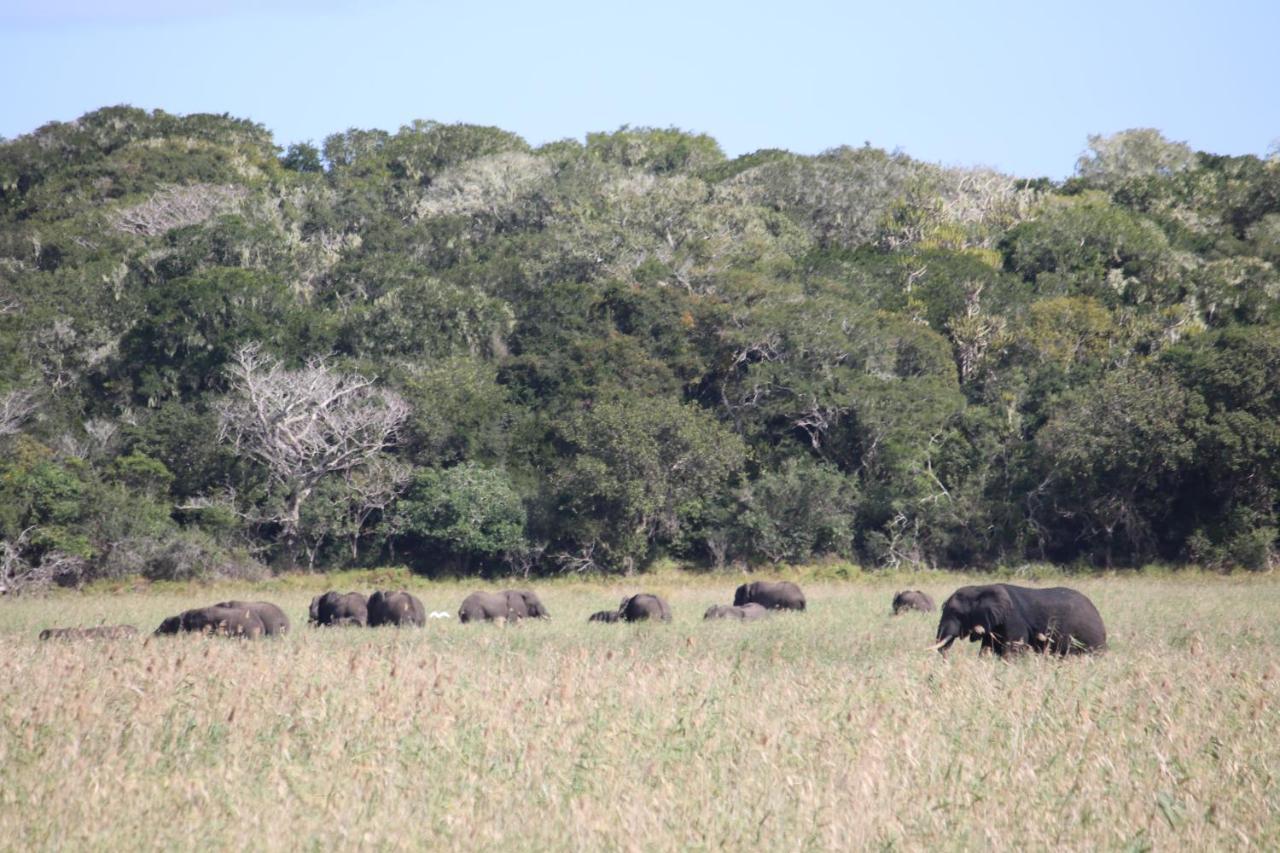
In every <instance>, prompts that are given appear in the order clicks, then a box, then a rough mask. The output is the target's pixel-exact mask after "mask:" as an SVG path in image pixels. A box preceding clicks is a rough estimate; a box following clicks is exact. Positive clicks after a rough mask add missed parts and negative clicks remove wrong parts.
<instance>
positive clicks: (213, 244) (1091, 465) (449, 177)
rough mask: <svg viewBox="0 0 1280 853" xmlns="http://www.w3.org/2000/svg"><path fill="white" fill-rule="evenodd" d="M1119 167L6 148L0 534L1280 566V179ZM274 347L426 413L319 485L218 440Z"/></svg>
mask: <svg viewBox="0 0 1280 853" xmlns="http://www.w3.org/2000/svg"><path fill="white" fill-rule="evenodd" d="M1088 144H1089V152H1088V153H1087V154H1086V155H1085V156H1084V157H1083V158H1082V159H1081V161H1080V163H1079V164H1078V174H1077V176H1076V177H1074V178H1072V179H1071V180H1068V181H1066V182H1064V183H1062V184H1055V183H1053V182H1052V181H1048V180H1045V179H1040V180H1036V181H1025V180H1020V179H1016V178H1014V177H1013V176H1009V175H1002V174H999V173H997V172H994V171H992V170H989V169H980V168H975V169H963V168H950V167H942V166H937V165H934V164H929V163H921V162H919V161H916V160H913V159H912V158H910V157H907V156H906V155H904V154H901V153H899V152H888V151H883V150H880V149H876V148H872V147H871V146H869V145H864V146H862V147H856V148H855V147H838V148H833V149H831V150H829V151H825V152H823V153H821V154H819V155H817V156H803V155H798V154H793V153H790V152H786V151H778V150H762V151H757V152H754V153H752V154H748V155H745V156H743V157H738V158H736V159H734V160H728V159H726V158H725V156H724V153H723V152H722V151H721V149H720V148H719V146H718V144H717V143H716V141H715V140H713V139H711V138H710V137H708V136H705V135H702V134H697V133H690V132H686V131H681V130H678V129H675V128H666V129H663V128H631V127H622V128H620V129H619V130H617V131H614V132H611V133H592V134H589V135H588V136H587V137H586V138H585V141H578V140H561V141H558V142H553V143H549V144H547V145H543V146H542V147H540V148H538V149H536V150H535V149H531V148H530V146H529V145H528V144H527V143H526V142H525V141H524V140H522V139H521V138H520V137H519V136H517V135H515V134H513V133H510V132H508V131H504V130H501V129H499V128H492V127H482V126H477V125H466V124H443V123H438V122H432V121H415V122H413V123H411V124H408V125H406V126H404V127H401V128H399V129H398V130H396V131H394V132H387V131H383V130H377V129H364V130H361V129H350V130H347V131H345V132H341V133H336V134H333V135H331V136H329V137H327V138H326V139H325V140H324V142H323V144H322V146H319V147H318V146H315V145H313V144H311V143H309V142H306V143H298V144H294V145H290V146H288V147H287V148H285V149H284V150H283V151H282V150H281V149H280V148H279V147H277V146H276V144H275V143H274V141H273V140H272V139H271V136H270V134H269V133H267V131H266V130H265V129H263V128H262V127H261V126H259V125H256V124H254V123H252V122H248V121H242V120H238V119H234V118H231V117H228V116H215V115H191V116H174V115H169V114H166V113H164V112H160V111H154V112H148V111H145V110H139V109H134V108H131V107H127V106H117V107H108V108H106V109H102V110H98V111H95V112H93V113H90V114H88V115H86V116H83V117H81V118H80V119H78V120H77V121H75V122H66V123H52V124H49V125H46V126H45V127H42V128H40V129H39V130H37V131H36V132H34V133H32V134H28V135H26V136H23V137H20V138H18V139H14V140H7V141H0V448H2V449H3V451H4V453H3V456H2V458H0V475H2V477H3V479H2V480H0V538H2V539H3V543H4V545H5V547H6V548H8V549H9V551H8V552H6V553H14V552H15V549H16V553H19V557H20V562H23V564H24V565H28V566H29V567H35V568H39V567H40V566H42V565H44V563H43V562H42V561H43V560H44V558H45V557H46V556H48V557H49V563H48V565H49V566H50V567H54V566H55V564H56V566H57V567H61V568H50V571H51V572H61V571H63V570H64V569H66V571H65V574H66V575H67V576H68V577H74V578H83V577H87V576H92V575H94V574H99V575H102V574H105V575H118V574H125V573H135V572H141V573H146V574H149V575H151V576H154V577H158V578H159V577H186V576H194V575H196V574H199V573H200V572H202V571H204V569H201V568H199V566H201V565H205V564H215V565H216V571H217V572H231V573H241V572H243V573H249V574H251V573H252V572H254V571H257V569H255V568H254V567H253V565H254V564H253V563H252V561H246V560H244V559H241V558H240V557H237V556H236V554H237V553H238V552H237V549H238V548H241V547H245V548H249V549H252V551H253V552H254V553H259V554H268V555H272V554H276V555H278V554H282V553H283V554H286V555H288V556H289V557H290V558H292V557H300V556H302V551H303V550H305V556H306V557H307V559H308V560H309V561H310V563H311V564H312V565H313V566H315V567H316V568H335V567H341V566H343V565H358V564H361V563H363V562H367V561H369V560H373V559H379V558H383V557H394V556H396V555H399V554H402V553H404V552H405V550H406V549H407V550H408V551H409V552H410V553H412V554H413V555H415V558H416V559H418V561H419V562H420V563H421V564H422V565H424V566H428V565H430V566H437V565H438V566H445V567H447V568H449V569H450V570H452V571H468V570H471V569H484V570H489V569H492V568H495V567H496V566H497V565H498V563H499V561H501V560H506V561H507V562H508V564H509V566H510V567H513V568H516V569H518V570H522V571H523V570H527V571H532V572H544V573H547V572H553V571H572V570H584V569H591V568H599V569H605V570H609V571H628V570H634V569H639V568H642V567H644V566H646V565H654V564H656V561H660V560H671V559H678V560H685V561H691V562H705V563H711V564H720V563H723V562H725V561H727V560H730V559H732V560H735V561H737V560H742V561H746V562H748V563H751V562H754V561H762V560H763V561H789V560H801V559H806V558H809V557H812V556H818V555H834V556H836V557H838V558H841V559H849V560H858V561H860V562H862V563H864V564H866V565H887V566H906V565H936V566H967V565H972V564H975V563H979V564H981V563H1002V562H1003V563H1010V562H1014V563H1018V562H1024V561H1027V560H1034V561H1044V560H1047V559H1053V560H1056V561H1061V562H1065V563H1073V562H1082V561H1083V562H1093V563H1102V564H1111V565H1121V564H1134V565H1139V564H1141V563H1144V562H1148V561H1153V560H1161V561H1164V560H1179V559H1188V558H1190V559H1195V560H1198V561H1201V562H1203V563H1206V564H1211V565H1214V566H1222V567H1229V566H1237V565H1238V566H1245V567H1249V568H1266V567H1268V566H1273V565H1275V563H1276V554H1277V550H1276V547H1277V543H1276V531H1277V530H1280V518H1277V514H1278V512H1280V485H1278V484H1280V462H1277V459H1278V458H1280V450H1278V449H1277V448H1278V446H1280V438H1278V437H1277V434H1276V430H1277V427H1276V424H1277V423H1280V402H1278V401H1280V380H1277V379H1276V377H1275V375H1274V373H1275V365H1276V364H1280V352H1277V351H1276V350H1275V346H1276V345H1275V343H1274V341H1275V340H1277V339H1280V331H1278V330H1280V326H1278V324H1280V313H1278V312H1280V275H1278V274H1277V272H1276V270H1277V268H1278V267H1277V265H1280V159H1278V158H1271V159H1269V160H1263V159H1260V158H1258V157H1253V156H1238V157H1237V156H1219V155H1214V154H1210V153H1205V152H1194V151H1191V150H1190V149H1188V148H1187V146H1185V145H1183V144H1181V143H1176V142H1170V141H1168V140H1165V139H1164V138H1163V137H1162V136H1161V135H1160V134H1159V133H1158V132H1156V131H1154V130H1145V129H1140V130H1130V131H1125V132H1122V133H1119V134H1116V135H1113V136H1109V137H1105V136H1094V137H1090V139H1089V140H1088ZM250 343H253V344H257V345H259V346H260V347H261V349H260V350H258V351H259V352H260V353H263V354H264V355H265V354H270V355H271V356H272V357H273V359H279V360H280V367H281V369H287V370H289V371H292V373H290V374H289V375H291V376H301V375H303V374H302V372H300V371H298V370H297V368H299V367H301V366H302V365H304V364H308V363H311V364H313V365H314V364H316V363H318V362H319V361H322V360H325V359H329V363H330V364H331V365H333V366H334V367H335V368H338V367H340V368H341V369H342V370H343V371H352V372H356V373H359V374H360V375H361V376H365V377H370V378H371V380H372V381H373V382H374V383H375V385H377V386H378V388H379V391H378V393H380V394H384V393H388V392H394V393H396V394H399V395H400V396H401V397H403V399H404V400H406V401H407V403H408V406H407V408H408V414H407V417H405V419H404V420H403V422H400V421H397V425H396V427H395V428H394V429H393V430H392V431H390V432H388V433H387V435H386V436H385V438H379V439H378V446H376V447H373V448H366V450H367V451H368V452H369V453H371V454H372V455H371V456H369V457H368V459H367V460H366V462H367V464H361V465H357V466H355V467H353V468H349V469H341V471H342V473H336V471H337V469H335V471H328V472H327V473H325V474H323V475H317V477H316V478H313V479H309V480H308V481H307V482H306V483H305V484H303V483H301V481H299V482H297V483H295V484H294V486H293V487H289V488H285V487H283V486H282V485H281V484H280V482H279V478H278V477H277V478H276V479H273V478H272V474H271V465H272V464H273V463H276V462H278V461H280V459H281V458H282V457H280V455H279V454H278V453H277V455H274V456H267V457H264V456H262V455H261V454H259V455H257V456H252V455H250V454H248V453H247V452H245V451H246V448H245V447H243V446H236V444H235V443H234V442H233V441H232V438H233V436H232V434H231V433H226V434H225V435H224V434H223V431H222V430H221V429H220V423H219V416H218V412H219V411H227V406H228V405H229V403H230V402H231V401H230V400H229V398H227V397H226V396H225V394H226V391H227V390H228V389H227V376H228V373H227V366H228V360H229V359H230V358H231V357H232V354H233V353H235V352H236V351H237V350H238V349H239V348H240V347H241V346H243V345H245V344H250ZM273 363H274V361H273ZM286 388H287V385H282V386H276V392H275V393H278V394H280V395H281V396H283V395H284V394H285V389H286ZM383 389H385V390H383ZM242 414H243V412H242ZM281 417H282V418H285V417H290V415H289V414H287V413H285V414H282V415H281ZM315 425H316V426H321V424H319V423H318V422H317V423H316V424H315ZM327 425H328V426H333V425H334V424H332V423H328V424H327ZM325 434H330V435H331V434H332V433H331V432H330V433H325ZM312 449H313V450H315V447H313V448H312ZM280 452H283V451H280ZM339 467H340V468H341V466H339ZM415 473H416V475H417V477H418V479H417V480H416V481H414V482H415V483H416V485H415V486H414V491H413V492H412V494H411V495H409V496H406V497H405V498H404V500H402V501H401V502H400V507H399V508H398V509H395V510H392V505H393V504H394V503H395V498H396V495H398V494H400V492H401V491H402V489H403V487H404V486H405V484H406V482H408V481H409V479H410V478H411V477H412V476H414V475H415ZM517 495H518V496H519V499H518V500H517V497H516V496H517ZM405 507H409V508H411V509H412V510H413V512H412V513H406V512H405V511H404V508H405ZM472 510H475V511H476V512H479V513H480V514H479V515H474V514H472V515H468V514H467V513H468V512H471V511H472ZM481 510H483V511H481ZM451 513H452V515H451ZM411 516H412V518H413V526H412V527H411V528H401V527H399V526H398V525H399V524H400V523H401V521H402V520H404V519H407V518H410V517H411ZM175 519H176V522H175ZM15 543H16V544H15ZM170 546H172V549H170ZM67 567H69V568H67Z"/></svg>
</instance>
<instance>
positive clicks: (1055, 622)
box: [935, 583, 1107, 657]
mask: <svg viewBox="0 0 1280 853" xmlns="http://www.w3.org/2000/svg"><path fill="white" fill-rule="evenodd" d="M965 637H968V638H969V641H970V642H974V643H976V642H981V643H982V649H981V652H987V651H993V652H995V653H996V654H997V655H1000V656H1001V657H1003V656H1005V655H1008V654H1016V653H1018V652H1021V651H1026V650H1028V649H1030V650H1032V651H1037V652H1045V653H1052V654H1059V655H1068V654H1077V653H1081V652H1096V651H1101V650H1102V649H1105V648H1106V646H1107V629H1106V628H1105V627H1104V626H1103V624H1102V616H1101V615H1100V614H1099V613H1098V608H1096V607H1094V606H1093V602H1092V601H1090V600H1089V599H1088V598H1087V597H1086V596H1084V595H1083V594H1082V593H1079V592H1077V591H1076V590H1074V589H1067V588H1066V587H1053V588H1052V589H1030V588H1028V587H1023V586H1013V585H1012V584H1007V583H997V584H990V585H988V586H965V587H961V588H960V589H958V590H956V591H955V592H954V593H952V594H951V597H950V598H948V599H947V600H946V603H945V604H943V605H942V618H941V620H940V621H939V622H938V635H937V640H938V642H937V645H936V646H935V648H937V649H938V651H940V652H945V651H946V650H947V649H949V648H951V644H952V643H954V642H955V641H956V640H958V639H963V638H965Z"/></svg>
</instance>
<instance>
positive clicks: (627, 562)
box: [552, 393, 745, 573]
mask: <svg viewBox="0 0 1280 853" xmlns="http://www.w3.org/2000/svg"><path fill="white" fill-rule="evenodd" d="M562 440H563V441H564V443H565V445H566V452H565V454H564V460H563V462H562V463H560V465H559V467H558V469H557V470H556V471H555V472H554V473H553V474H552V481H553V483H554V485H555V490H556V494H557V509H558V511H559V526H560V534H561V535H562V536H564V537H566V538H568V539H570V540H572V541H573V542H576V543H577V545H578V547H579V548H580V549H584V551H585V552H586V553H590V554H592V560H593V561H594V562H596V563H598V564H599V565H600V566H602V567H604V568H607V569H611V570H619V569H620V570H625V571H627V572H628V573H630V572H631V571H633V570H634V569H635V568H636V567H637V566H638V565H639V564H640V563H641V562H642V561H644V560H645V559H646V558H648V557H650V556H652V555H653V552H654V549H655V548H656V547H657V546H658V545H660V544H661V543H663V542H669V541H671V539H672V538H674V537H675V536H677V535H678V534H680V533H681V530H682V528H683V527H684V526H686V525H687V524H688V523H689V522H690V521H691V520H694V519H697V518H698V517H700V516H701V515H702V514H703V513H704V512H705V510H706V508H707V504H709V503H714V502H715V501H716V500H717V499H720V498H721V496H722V495H723V494H724V490H725V489H726V488H727V486H728V485H729V483H730V480H731V478H732V477H733V476H734V475H736V474H737V473H738V471H739V470H740V469H741V468H742V465H743V462H744V457H745V449H744V448H743V446H742V443H741V442H740V441H739V440H738V438H737V437H736V436H734V435H733V434H732V433H730V432H729V431H728V430H726V429H725V428H724V427H723V426H721V425H720V424H719V423H717V422H716V421H715V419H714V418H712V417H711V416H709V415H708V414H706V413H704V412H703V411H702V410H701V409H699V408H697V407H695V406H691V405H689V404H682V403H679V402H675V401H673V400H670V399H666V398H662V397H658V398H652V399H647V400H644V399H636V398H635V397H633V396H631V395H628V394H623V393H619V394H617V395H616V396H613V397H611V398H608V399H601V400H597V401H595V402H594V403H592V404H591V405H590V407H589V408H587V409H586V410H585V411H581V412H577V413H574V414H571V415H570V416H569V417H568V418H567V419H566V420H565V421H564V423H563V427H562ZM597 548H598V549H599V551H600V552H601V553H596V549H597Z"/></svg>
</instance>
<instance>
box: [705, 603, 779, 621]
mask: <svg viewBox="0 0 1280 853" xmlns="http://www.w3.org/2000/svg"><path fill="white" fill-rule="evenodd" d="M768 616H769V611H768V610H767V609H765V607H764V606H763V605H760V604H744V605H742V606H741V607H736V606H733V607H731V606H729V605H727V604H714V605H712V606H711V607H708V608H707V612H706V613H704V614H702V618H703V619H704V620H705V619H737V620H738V621H740V622H754V621H755V620H757V619H765V618H768Z"/></svg>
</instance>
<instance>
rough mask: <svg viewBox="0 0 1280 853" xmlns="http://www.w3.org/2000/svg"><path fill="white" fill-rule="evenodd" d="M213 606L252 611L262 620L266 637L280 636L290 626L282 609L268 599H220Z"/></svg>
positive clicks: (287, 630)
mask: <svg viewBox="0 0 1280 853" xmlns="http://www.w3.org/2000/svg"><path fill="white" fill-rule="evenodd" d="M213 606H214V607H224V608H228V609H231V610H251V611H253V612H254V613H256V614H257V615H258V618H259V619H261V620H262V627H263V629H264V631H265V633H266V636H268V637H282V636H284V635H285V634H287V633H289V628H290V627H291V625H290V624H289V617H288V616H286V615H284V611H283V610H281V609H280V608H279V607H277V606H276V605H274V604H272V603H271V602H269V601H220V602H218V603H217V604H215V605H213Z"/></svg>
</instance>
